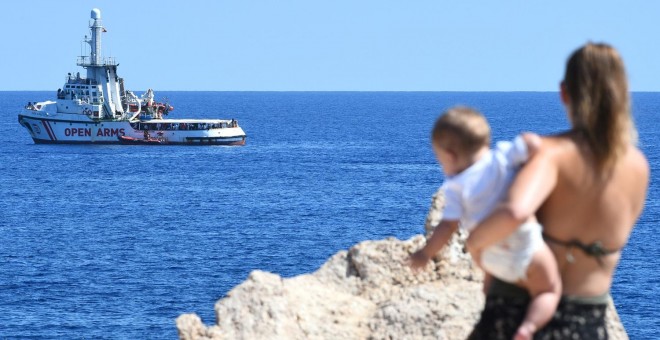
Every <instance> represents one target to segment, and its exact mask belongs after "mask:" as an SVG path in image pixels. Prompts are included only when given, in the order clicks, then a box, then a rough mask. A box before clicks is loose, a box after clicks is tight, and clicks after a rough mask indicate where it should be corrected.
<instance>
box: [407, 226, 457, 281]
mask: <svg viewBox="0 0 660 340" xmlns="http://www.w3.org/2000/svg"><path fill="white" fill-rule="evenodd" d="M457 229H458V221H447V220H442V221H441V222H440V224H438V226H437V227H435V230H433V235H431V238H430V239H428V241H426V245H425V246H424V248H422V249H420V250H418V251H417V252H415V253H414V254H412V255H411V256H410V259H408V264H409V265H410V267H412V269H413V270H417V269H419V268H422V267H424V266H426V264H427V263H428V262H429V260H430V259H431V258H432V257H433V256H434V255H435V254H436V253H437V252H438V251H440V249H442V247H444V246H445V245H446V244H447V242H449V239H450V238H451V235H452V234H454V232H456V230H457Z"/></svg>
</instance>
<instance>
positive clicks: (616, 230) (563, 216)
mask: <svg viewBox="0 0 660 340" xmlns="http://www.w3.org/2000/svg"><path fill="white" fill-rule="evenodd" d="M585 144H586V143H584V142H583V141H582V140H581V139H580V137H579V136H577V135H575V134H564V135H560V136H555V137H546V138H544V140H543V147H542V150H541V151H540V154H539V156H541V157H545V158H546V159H547V162H548V164H550V166H553V167H556V171H555V174H556V177H557V178H556V185H555V187H554V189H553V190H552V192H551V193H550V195H549V196H548V198H547V199H546V200H545V202H544V203H543V204H542V205H541V207H540V209H539V211H538V212H537V216H538V219H539V221H540V222H541V224H542V225H543V227H544V233H545V234H546V236H547V237H546V241H547V243H548V245H549V246H550V248H551V249H552V251H553V252H554V253H555V256H556V258H557V262H558V266H559V270H560V272H561V276H562V278H563V290H564V292H563V293H564V294H565V295H579V296H595V295H600V294H603V293H605V292H607V290H608V289H609V287H610V284H611V278H612V276H613V272H614V269H615V267H616V264H617V262H618V260H619V258H620V255H621V252H620V251H619V250H620V249H621V248H623V246H624V245H625V244H626V242H627V240H628V237H629V236H630V232H631V231H632V228H633V226H634V224H635V221H636V220H637V218H638V217H639V215H640V213H641V210H642V207H643V205H644V200H645V198H646V188H647V187H648V178H649V168H648V163H647V161H646V159H645V157H644V156H643V155H642V153H641V152H640V151H639V150H638V149H637V148H636V147H634V146H632V145H631V146H629V147H628V148H627V151H626V152H625V154H624V155H622V157H621V158H620V159H618V160H617V162H616V163H615V165H614V166H613V169H612V170H611V173H609V174H608V175H604V174H602V173H601V172H600V171H597V170H596V167H595V166H594V162H593V161H591V159H592V158H591V157H590V155H589V152H588V151H586V150H588V149H587V148H586V147H581V145H585ZM582 248H584V249H582ZM588 250H594V252H595V253H596V254H591V255H589V254H587V252H588ZM599 252H601V255H600V256H597V253H599Z"/></svg>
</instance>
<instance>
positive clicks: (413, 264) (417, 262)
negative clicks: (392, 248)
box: [408, 250, 430, 272]
mask: <svg viewBox="0 0 660 340" xmlns="http://www.w3.org/2000/svg"><path fill="white" fill-rule="evenodd" d="M429 260H430V259H429V257H428V256H426V254H424V251H423V250H418V251H417V252H415V253H414V254H412V255H410V257H409V258H408V265H409V266H410V268H412V270H413V271H415V272H416V271H418V270H419V269H420V268H423V267H425V266H426V264H427V263H428V262H429Z"/></svg>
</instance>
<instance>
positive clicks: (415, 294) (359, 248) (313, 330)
mask: <svg viewBox="0 0 660 340" xmlns="http://www.w3.org/2000/svg"><path fill="white" fill-rule="evenodd" d="M442 202H443V199H442V197H441V196H440V195H438V194H436V196H434V198H433V200H432V204H431V209H430V211H429V215H428V217H427V219H426V233H427V235H429V234H430V232H431V231H432V226H434V225H437V222H438V221H439V219H440V216H441V215H440V212H441V209H442ZM464 239H465V235H460V234H457V235H455V236H454V239H453V240H452V242H451V244H450V246H449V247H446V248H445V249H444V250H443V251H442V252H441V253H440V254H438V255H437V256H436V258H435V259H434V261H432V262H431V263H430V264H429V266H428V268H426V270H424V271H421V272H419V273H413V272H412V271H411V270H410V269H409V267H408V266H407V265H406V263H405V262H406V259H407V258H408V256H409V254H410V253H411V252H413V251H415V250H417V249H418V248H420V247H421V246H423V244H424V242H425V238H424V236H422V235H418V236H415V237H413V238H411V239H409V240H406V241H400V240H397V239H393V238H391V239H387V240H380V241H365V242H362V243H359V244H357V245H355V246H353V247H351V248H350V249H349V250H348V251H340V252H339V253H337V254H335V255H334V256H333V257H331V258H330V259H329V260H328V261H327V262H326V263H325V264H324V265H323V266H322V267H321V268H320V269H319V270H317V271H316V272H314V273H312V274H305V275H300V276H296V277H292V278H287V279H283V278H281V277H279V276H278V275H275V274H271V273H267V272H263V271H253V272H252V273H251V274H250V275H249V277H248V278H247V280H245V282H243V283H241V284H240V285H238V286H236V287H235V288H234V289H232V290H231V291H230V292H229V293H228V294H227V296H226V297H225V298H223V299H221V300H219V301H218V302H217V303H216V305H215V313H216V318H217V321H216V324H215V325H213V326H206V325H204V324H203V323H202V321H201V320H200V318H199V317H198V316H197V315H195V314H184V315H181V316H179V317H178V318H177V320H176V326H177V328H178V331H179V338H180V339H182V340H207V339H464V338H465V337H466V336H467V335H468V334H469V332H470V331H471V329H472V327H473V325H474V323H475V322H476V321H477V319H478V317H479V313H480V312H481V308H482V306H483V302H484V297H483V294H482V292H481V285H482V280H483V275H482V273H481V271H480V270H479V269H477V268H476V267H475V266H474V265H473V263H472V261H471V260H470V258H469V255H467V254H464V253H463V252H462V242H463V241H464ZM608 313H609V315H610V319H609V320H608V326H609V333H610V338H612V339H628V337H627V335H626V333H625V330H624V329H623V326H622V324H621V322H620V320H619V318H618V316H617V314H616V310H615V309H614V305H613V304H612V303H610V310H609V311H608Z"/></svg>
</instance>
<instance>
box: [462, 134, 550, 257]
mask: <svg viewBox="0 0 660 340" xmlns="http://www.w3.org/2000/svg"><path fill="white" fill-rule="evenodd" d="M557 173H558V171H557V165H556V164H555V162H554V160H553V157H552V155H551V154H550V153H549V150H548V148H547V147H542V148H541V150H539V151H538V153H537V154H536V155H534V156H533V157H532V158H531V159H530V160H529V161H528V162H527V163H526V164H525V165H524V166H523V167H522V169H521V170H520V172H519V173H518V175H517V176H516V178H515V179H514V181H513V183H512V185H511V187H510V188H509V194H508V198H507V200H506V201H505V202H504V203H503V204H502V205H501V206H499V207H498V208H496V209H495V210H494V211H493V212H492V213H491V214H490V215H489V216H488V217H487V218H486V219H484V220H483V221H481V223H479V224H478V225H477V227H475V228H474V230H473V231H472V232H471V233H470V236H469V237H468V239H467V242H466V247H467V249H468V250H469V251H470V253H477V252H480V251H481V250H483V249H484V248H486V247H488V246H491V245H493V244H495V243H497V242H499V241H501V240H503V239H505V238H506V237H507V236H509V235H510V234H511V233H513V232H514V231H515V230H516V228H518V226H520V225H521V224H522V223H524V222H525V221H527V219H528V218H530V217H531V216H533V215H534V214H535V213H536V210H538V209H539V207H540V206H541V204H543V202H544V201H545V200H546V199H547V198H548V196H550V193H551V192H552V190H553V189H554V188H555V186H556V185H557Z"/></svg>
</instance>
